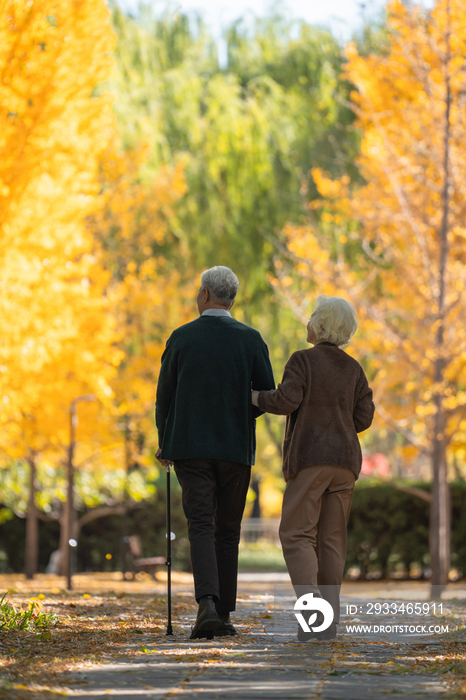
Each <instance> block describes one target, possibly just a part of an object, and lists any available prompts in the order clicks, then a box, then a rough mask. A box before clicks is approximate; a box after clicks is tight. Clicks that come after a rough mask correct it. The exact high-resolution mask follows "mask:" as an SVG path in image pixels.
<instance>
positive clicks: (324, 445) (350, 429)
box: [252, 295, 374, 639]
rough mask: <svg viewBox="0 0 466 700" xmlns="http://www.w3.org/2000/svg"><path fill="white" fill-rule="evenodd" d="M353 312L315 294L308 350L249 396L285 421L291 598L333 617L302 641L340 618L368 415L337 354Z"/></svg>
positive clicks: (363, 383)
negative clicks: (267, 387)
mask: <svg viewBox="0 0 466 700" xmlns="http://www.w3.org/2000/svg"><path fill="white" fill-rule="evenodd" d="M357 325H358V321H357V315H356V312H355V310H354V308H353V307H352V306H351V305H350V304H348V302H346V301H345V300H344V299H341V298H339V297H326V296H325V295H321V296H319V297H318V299H317V303H316V308H315V311H314V313H313V314H312V316H311V318H310V320H309V323H308V324H307V341H308V343H310V344H311V345H313V346H314V347H313V348H308V349H307V350H298V351H297V352H295V353H293V354H292V355H291V357H290V359H289V360H288V362H287V363H286V366H285V370H284V373H283V379H282V381H281V383H280V384H279V385H278V387H277V389H274V390H273V391H253V393H252V394H253V395H252V402H253V404H254V405H255V406H258V407H259V408H260V410H261V411H266V412H268V413H276V414H280V415H286V416H287V419H286V429H285V439H284V443H283V475H284V477H285V481H286V488H285V494H284V498H283V508H282V518H281V523H280V540H281V543H282V546H283V554H284V557H285V561H286V565H287V568H288V572H289V574H290V578H291V582H292V584H293V586H294V589H295V592H296V594H297V595H298V596H300V595H301V594H302V593H304V592H314V594H315V595H316V596H321V597H323V598H325V599H327V600H328V602H329V603H330V604H331V605H332V607H333V611H334V619H333V623H332V625H331V626H330V627H329V628H328V629H327V630H326V631H323V632H320V633H316V634H314V635H309V634H307V636H306V635H304V634H303V633H302V631H300V632H299V633H298V636H299V638H300V639H306V638H308V637H309V636H314V637H317V638H318V639H332V638H334V637H335V636H336V625H337V623H338V621H339V612H340V587H341V581H342V578H343V570H344V565H345V559H346V525H347V521H348V516H349V512H350V508H351V498H352V494H353V488H354V482H355V480H356V479H357V478H358V476H359V473H360V471H361V463H362V455H361V447H360V445H359V440H358V435H357V434H358V433H360V432H361V431H363V430H366V428H368V427H369V426H370V425H371V423H372V419H373V416H374V403H373V401H372V390H371V389H370V388H369V385H368V383H367V379H366V375H365V374H364V370H363V368H362V367H361V365H360V364H359V363H358V362H357V361H356V360H354V359H353V358H352V357H350V356H349V355H347V353H345V352H344V350H342V346H345V345H346V344H347V343H348V342H349V341H350V339H351V337H352V336H353V334H354V333H355V331H356V329H357Z"/></svg>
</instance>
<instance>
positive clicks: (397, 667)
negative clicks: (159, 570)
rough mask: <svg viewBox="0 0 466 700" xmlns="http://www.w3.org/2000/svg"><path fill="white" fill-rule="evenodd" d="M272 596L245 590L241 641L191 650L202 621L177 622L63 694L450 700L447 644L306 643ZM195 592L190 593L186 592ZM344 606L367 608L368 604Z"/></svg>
mask: <svg viewBox="0 0 466 700" xmlns="http://www.w3.org/2000/svg"><path fill="white" fill-rule="evenodd" d="M177 588H178V595H180V596H181V595H182V593H183V587H182V586H181V587H180V586H178V587H175V596H176V591H177ZM266 588H267V591H266V592H265V593H264V592H263V591H264V583H262V584H261V585H255V584H254V583H253V582H251V581H243V582H241V583H240V598H239V605H238V610H237V612H236V614H235V624H236V625H237V627H238V630H239V635H238V637H236V638H215V639H214V640H211V641H207V640H206V641H200V640H196V641H190V640H189V639H188V635H189V631H190V628H191V625H192V623H193V616H192V614H186V615H185V616H183V615H179V614H178V616H177V617H176V619H175V620H174V623H175V628H174V629H175V634H174V636H173V637H166V636H165V635H164V634H158V635H156V634H152V635H140V636H138V639H137V641H135V642H134V643H131V644H128V645H127V649H126V650H125V655H124V656H123V657H121V656H119V658H118V659H117V660H116V659H112V658H111V656H109V657H108V658H103V659H102V662H103V663H102V664H99V665H83V666H82V667H81V668H78V669H77V670H75V671H73V672H72V673H67V674H66V675H65V676H63V678H62V680H61V691H62V693H63V694H65V695H69V696H75V697H79V698H81V699H82V700H91V698H99V697H100V696H103V695H116V696H118V698H119V700H127V699H129V698H144V699H147V700H149V699H151V700H171V699H174V698H180V699H182V700H214V699H217V698H218V699H220V700H256V698H261V699H263V700H267V699H270V700H272V699H280V700H294V699H295V698H296V699H298V698H299V699H302V700H304V699H306V700H317V699H319V700H373V699H376V698H384V697H386V696H387V697H392V696H394V697H396V698H400V699H402V700H408V699H411V698H412V699H413V700H421V699H422V698H429V699H434V698H444V697H445V696H446V695H448V696H450V695H451V685H450V683H451V678H450V676H449V675H448V674H446V675H445V672H444V671H445V665H444V666H443V667H442V666H441V663H442V659H444V658H445V656H444V650H445V647H444V643H443V642H441V641H439V640H438V639H435V638H433V637H429V638H422V637H412V638H411V641H409V642H406V641H400V640H399V639H394V640H393V639H392V640H390V639H389V638H384V637H379V638H377V639H370V638H366V637H364V636H361V635H359V636H347V635H342V636H339V637H338V638H337V640H335V641H332V642H317V641H314V640H312V641H310V642H306V643H298V641H297V636H296V626H295V624H294V623H292V624H290V617H289V616H288V617H287V618H286V619H285V616H284V615H283V614H282V613H281V609H280V608H281V606H280V603H278V604H277V599H276V598H275V599H274V589H273V582H268V583H267V587H266ZM259 591H262V592H259ZM186 593H188V594H190V593H191V591H190V590H186V586H184V594H186ZM283 600H284V599H283ZM274 602H275V603H276V605H275V607H274ZM345 602H346V603H348V604H353V605H359V604H360V603H361V598H359V599H358V598H355V597H354V596H353V597H347V598H346V599H345ZM282 607H283V606H282ZM291 617H292V614H291ZM400 619H402V616H401V618H400ZM404 621H406V620H404ZM456 621H457V622H458V621H460V620H459V618H458V617H457V618H456ZM457 697H460V696H459V695H458V696H457ZM461 697H464V695H461Z"/></svg>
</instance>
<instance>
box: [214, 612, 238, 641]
mask: <svg viewBox="0 0 466 700" xmlns="http://www.w3.org/2000/svg"><path fill="white" fill-rule="evenodd" d="M219 618H220V627H219V628H218V629H216V630H215V636H216V637H228V636H230V637H234V636H235V635H237V634H238V632H237V631H236V629H235V628H234V626H233V623H232V621H231V620H230V613H226V614H225V615H219Z"/></svg>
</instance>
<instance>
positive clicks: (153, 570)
mask: <svg viewBox="0 0 466 700" xmlns="http://www.w3.org/2000/svg"><path fill="white" fill-rule="evenodd" d="M128 546H129V551H130V553H131V560H132V574H133V580H134V578H135V576H136V574H137V573H139V572H140V571H144V572H145V573H148V574H150V575H151V576H152V578H153V579H154V581H155V580H157V570H158V568H159V567H160V566H165V564H166V558H165V557H141V554H142V549H141V539H140V537H139V536H138V535H130V536H129V537H128Z"/></svg>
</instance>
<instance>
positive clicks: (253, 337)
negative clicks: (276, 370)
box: [155, 316, 275, 464]
mask: <svg viewBox="0 0 466 700" xmlns="http://www.w3.org/2000/svg"><path fill="white" fill-rule="evenodd" d="M251 388H253V389H258V390H259V391H260V390H261V389H274V388H275V382H274V378H273V373H272V367H271V365H270V360H269V353H268V349H267V345H266V344H265V343H264V341H263V340H262V337H261V335H260V333H258V332H257V331H256V330H254V329H253V328H250V327H249V326H246V325H245V324H243V323H239V322H238V321H236V320H235V319H234V318H231V317H229V316H201V317H200V318H198V319H196V320H195V321H192V322H191V323H187V324H186V325H184V326H181V327H180V328H177V329H176V330H175V331H174V332H173V333H172V335H171V336H170V338H169V339H168V341H167V345H166V348H165V351H164V353H163V355H162V367H161V369H160V376H159V381H158V386H157V398H156V404H155V420H156V424H157V429H158V433H159V447H161V448H162V453H161V458H162V459H170V460H175V459H222V460H229V461H231V462H240V463H241V464H254V455H255V449H256V437H255V418H256V416H258V415H261V413H262V411H260V410H259V409H258V408H256V407H255V406H253V405H252V404H251Z"/></svg>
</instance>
